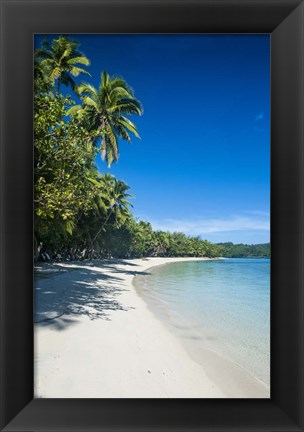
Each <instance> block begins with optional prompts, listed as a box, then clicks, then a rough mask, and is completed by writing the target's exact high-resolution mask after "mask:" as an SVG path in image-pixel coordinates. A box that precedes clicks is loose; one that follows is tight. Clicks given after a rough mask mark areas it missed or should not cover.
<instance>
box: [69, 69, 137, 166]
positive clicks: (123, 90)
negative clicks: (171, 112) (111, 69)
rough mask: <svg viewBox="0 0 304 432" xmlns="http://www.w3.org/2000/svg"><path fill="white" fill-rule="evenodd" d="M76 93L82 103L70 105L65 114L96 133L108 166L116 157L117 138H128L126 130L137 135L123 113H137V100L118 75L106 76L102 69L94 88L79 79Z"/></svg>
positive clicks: (117, 150)
mask: <svg viewBox="0 0 304 432" xmlns="http://www.w3.org/2000/svg"><path fill="white" fill-rule="evenodd" d="M78 93H79V95H80V96H81V99H82V105H77V106H74V107H72V108H71V109H70V110H69V114H70V115H72V116H73V117H74V118H77V119H78V121H79V124H81V125H82V126H85V127H86V128H87V129H88V130H90V131H95V132H96V133H97V134H98V136H99V137H100V141H101V143H100V147H99V148H100V151H101V155H102V159H106V160H107V163H108V166H111V164H112V162H115V161H117V159H118V155H119V149H118V139H123V140H126V141H128V142H130V141H131V137H130V133H132V134H134V135H135V136H136V137H137V138H139V134H138V132H137V128H136V126H135V124H134V123H133V122H132V121H131V120H130V119H128V118H127V117H126V116H125V115H123V114H137V115H141V114H142V107H141V104H140V102H139V101H138V100H137V99H135V98H134V94H133V91H132V89H131V88H130V87H129V86H128V84H127V83H126V82H125V81H124V80H123V79H122V78H120V77H114V78H110V76H109V75H108V74H107V72H106V71H104V72H103V73H102V74H101V82H100V86H99V88H98V89H95V87H93V86H92V85H91V84H88V83H83V84H81V85H80V86H78ZM97 143H98V140H94V144H95V145H97Z"/></svg>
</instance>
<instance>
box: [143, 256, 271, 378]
mask: <svg viewBox="0 0 304 432" xmlns="http://www.w3.org/2000/svg"><path fill="white" fill-rule="evenodd" d="M149 273H150V274H149V275H146V276H139V277H136V278H135V279H136V281H135V285H136V287H137V289H138V290H139V292H140V294H141V295H142V296H143V297H144V299H146V301H147V302H148V304H150V305H152V304H153V308H154V310H155V309H156V312H159V313H160V314H161V315H162V316H163V317H164V318H165V320H166V321H167V322H168V323H169V325H170V326H171V327H172V328H174V329H175V330H177V331H178V333H179V335H180V336H181V337H183V338H185V339H187V340H188V342H189V341H191V340H192V341H193V343H195V344H199V345H200V346H201V347H203V348H207V349H210V350H212V351H215V352H217V353H219V354H221V355H222V356H224V357H226V358H228V359H230V360H232V361H233V362H235V363H237V364H238V365H240V366H241V367H242V368H243V369H245V370H246V371H247V372H249V373H250V374H252V375H253V376H255V377H256V378H258V379H259V380H261V381H263V382H264V383H265V384H267V385H269V382H270V260H269V259H225V260H217V261H188V262H178V263H171V264H167V265H163V266H159V267H155V268H152V269H151V270H150V271H149Z"/></svg>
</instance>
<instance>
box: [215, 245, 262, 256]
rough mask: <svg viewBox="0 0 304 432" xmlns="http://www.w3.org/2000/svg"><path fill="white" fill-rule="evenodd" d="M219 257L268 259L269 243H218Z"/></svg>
mask: <svg viewBox="0 0 304 432" xmlns="http://www.w3.org/2000/svg"><path fill="white" fill-rule="evenodd" d="M217 246H219V247H220V249H221V256H223V257H226V258H270V243H261V244H254V245H247V244H243V243H240V244H233V243H231V242H228V243H218V244H217Z"/></svg>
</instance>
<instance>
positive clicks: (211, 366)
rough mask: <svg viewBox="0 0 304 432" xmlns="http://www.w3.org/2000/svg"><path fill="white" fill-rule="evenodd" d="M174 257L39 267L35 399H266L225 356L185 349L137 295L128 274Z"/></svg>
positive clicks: (260, 388)
mask: <svg viewBox="0 0 304 432" xmlns="http://www.w3.org/2000/svg"><path fill="white" fill-rule="evenodd" d="M180 260H183V261H184V260H187V258H148V259H135V260H108V261H102V260H99V261H92V262H88V261H87V262H81V263H80V262H79V263H78V262H73V263H57V264H43V265H38V266H37V272H36V280H35V310H36V314H35V326H34V336H35V364H34V367H35V385H34V395H35V397H36V398H226V397H229V398H233V397H235V398H239V397H244V398H246V397H249V398H260V397H262V398H267V397H269V389H268V388H267V387H266V386H264V385H263V384H262V383H260V382H259V381H258V380H256V379H255V378H254V377H251V376H250V375H248V374H247V373H246V372H245V371H243V370H242V369H241V368H239V367H238V366H237V365H235V364H233V363H232V362H230V361H228V360H227V359H223V358H221V357H220V356H218V355H217V354H215V353H212V352H210V351H209V352H207V351H206V352H204V353H203V358H202V353H200V357H199V358H198V357H197V353H191V350H189V349H187V347H186V345H185V344H183V343H182V341H181V340H180V339H179V338H178V337H176V336H175V335H174V334H173V333H172V332H171V331H170V330H169V329H168V327H167V326H166V325H164V323H163V322H162V321H161V320H160V319H158V318H157V317H156V315H155V314H154V313H153V311H152V310H151V309H149V307H148V306H147V304H146V303H145V302H144V300H143V299H142V298H141V297H140V296H139V295H138V293H137V292H136V289H135V287H134V286H133V284H132V279H133V277H134V275H136V274H144V273H146V272H148V271H149V270H148V269H149V268H151V267H153V266H156V265H162V264H166V263H169V262H176V261H180ZM191 260H193V258H191Z"/></svg>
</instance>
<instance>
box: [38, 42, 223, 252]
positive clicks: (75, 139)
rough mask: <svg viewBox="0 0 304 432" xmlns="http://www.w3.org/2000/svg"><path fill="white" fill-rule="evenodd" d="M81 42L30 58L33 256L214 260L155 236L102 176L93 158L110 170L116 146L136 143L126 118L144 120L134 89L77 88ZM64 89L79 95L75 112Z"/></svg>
mask: <svg viewBox="0 0 304 432" xmlns="http://www.w3.org/2000/svg"><path fill="white" fill-rule="evenodd" d="M79 64H80V65H85V66H88V65H89V60H88V59H87V58H86V57H85V56H84V55H83V54H81V53H80V52H79V51H78V43H77V42H75V41H71V40H69V39H68V38H67V37H65V36H59V38H58V39H55V40H54V41H53V42H52V44H49V43H47V42H45V43H44V45H43V47H42V48H41V49H40V50H38V51H37V52H36V53H35V56H34V89H35V95H34V108H35V109H34V149H35V159H34V201H35V255H36V258H39V257H40V258H43V256H44V255H43V254H45V253H47V254H48V255H49V256H50V258H57V259H58V258H59V259H60V258H63V259H85V258H108V257H118V258H132V257H144V256H168V257H175V256H193V257H203V256H206V257H217V256H219V255H220V254H221V250H222V247H221V246H218V245H214V244H211V243H210V242H208V241H207V240H202V239H200V238H199V237H189V236H186V235H185V234H183V233H179V232H176V233H169V232H163V231H153V229H152V226H151V224H150V223H149V222H145V221H136V220H135V219H134V217H133V215H132V213H131V207H132V205H131V203H130V199H131V198H132V195H131V194H130V193H129V190H130V187H129V186H128V185H127V184H126V183H125V182H123V181H122V180H119V179H116V178H115V177H113V176H111V175H110V174H100V173H99V171H98V170H97V169H96V166H95V163H94V160H95V157H96V154H97V153H98V151H101V152H102V154H103V156H104V157H105V158H106V160H107V162H108V165H111V163H112V162H114V161H116V160H117V158H118V153H119V151H118V140H119V139H123V140H127V141H130V134H133V135H135V136H136V137H139V135H138V132H137V128H136V126H135V124H134V123H132V122H131V120H130V119H129V118H127V117H126V116H127V115H131V114H137V115H141V114H142V107H141V104H140V102H139V101H138V100H137V99H135V98H134V94H133V90H132V89H131V88H130V87H129V86H128V85H127V83H126V82H125V81H124V80H123V79H122V78H120V77H114V78H110V76H109V75H108V74H107V73H106V72H103V73H102V75H101V83H100V86H99V88H98V89H95V88H94V87H93V86H92V85H90V84H88V83H86V84H82V85H80V86H79V87H78V89H76V86H75V82H74V81H73V78H72V77H75V76H77V75H79V74H80V73H88V72H87V71H86V70H85V69H83V68H82V67H79ZM61 85H65V86H66V87H72V89H74V90H75V91H77V92H78V94H79V95H80V96H81V99H82V105H81V106H75V105H74V102H73V101H72V99H71V97H70V96H63V95H61V94H60V88H61ZM98 143H99V145H98Z"/></svg>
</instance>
